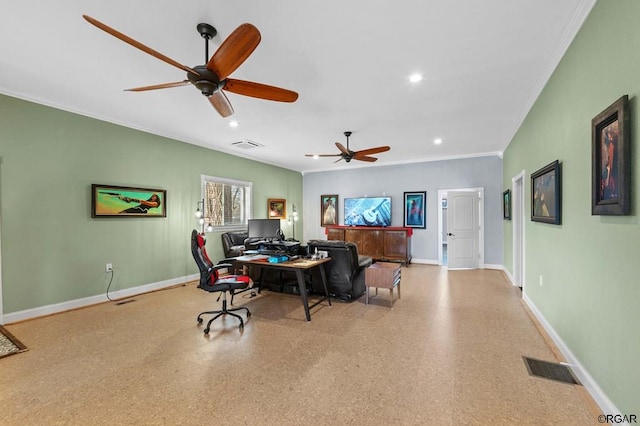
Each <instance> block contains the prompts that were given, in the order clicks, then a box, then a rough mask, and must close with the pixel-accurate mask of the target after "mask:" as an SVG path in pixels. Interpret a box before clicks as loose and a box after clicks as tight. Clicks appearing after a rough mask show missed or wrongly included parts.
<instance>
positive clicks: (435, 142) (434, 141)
mask: <svg viewBox="0 0 640 426" xmlns="http://www.w3.org/2000/svg"><path fill="white" fill-rule="evenodd" d="M433 143H434V144H436V145H440V144H441V143H442V139H440V138H437V139H434V140H433Z"/></svg>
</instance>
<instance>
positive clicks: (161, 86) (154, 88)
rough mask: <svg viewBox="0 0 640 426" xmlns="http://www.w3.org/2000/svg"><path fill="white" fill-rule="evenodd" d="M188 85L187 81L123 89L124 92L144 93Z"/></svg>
mask: <svg viewBox="0 0 640 426" xmlns="http://www.w3.org/2000/svg"><path fill="white" fill-rule="evenodd" d="M187 84H190V82H189V80H183V81H176V82H175V83H164V84H155V85H153V86H143V87H134V88H132V89H124V91H125V92H144V91H146V90H156V89H168V88H170V87H180V86H186V85H187Z"/></svg>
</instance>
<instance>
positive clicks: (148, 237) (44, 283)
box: [0, 95, 302, 314]
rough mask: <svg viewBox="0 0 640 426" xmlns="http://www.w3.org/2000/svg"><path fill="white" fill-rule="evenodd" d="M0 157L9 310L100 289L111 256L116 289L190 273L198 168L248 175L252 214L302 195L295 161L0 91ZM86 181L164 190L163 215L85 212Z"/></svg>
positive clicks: (216, 241)
mask: <svg viewBox="0 0 640 426" xmlns="http://www.w3.org/2000/svg"><path fill="white" fill-rule="evenodd" d="M0 160H1V164H0V203H1V204H0V218H1V220H2V222H1V224H2V284H3V302H4V313H5V314H9V313H12V312H17V311H21V310H24V309H29V308H35V307H40V306H46V305H49V304H55V303H60V302H64V301H70V300H75V299H79V298H83V297H88V296H94V295H99V294H104V292H105V290H106V288H107V284H108V277H109V276H108V274H106V273H105V269H104V268H105V263H107V262H109V263H113V266H114V272H115V274H114V282H113V284H112V287H111V291H116V290H121V289H125V288H131V287H136V286H140V285H144V284H149V283H155V282H160V281H164V280H169V279H173V278H178V277H183V276H186V275H189V274H194V273H197V268H196V266H195V263H194V261H193V258H192V257H191V252H190V248H189V243H190V236H191V230H192V229H194V227H196V226H197V223H196V218H195V215H194V212H195V209H196V204H197V201H198V200H200V175H201V174H205V175H211V176H220V177H226V178H231V179H239V180H244V181H252V182H253V183H254V186H253V191H254V194H253V205H254V208H253V215H254V217H258V218H264V217H266V205H267V198H269V197H275V198H285V199H288V200H302V175H301V174H300V173H298V172H294V171H291V170H286V169H282V168H278V167H274V166H270V165H266V164H264V163H260V162H255V161H251V160H247V159H243V158H240V157H235V156H233V155H227V154H224V153H220V152H216V151H212V150H208V149H205V148H202V147H197V146H194V145H189V144H186V143H182V142H178V141H175V140H171V139H167V138H163V137H159V136H155V135H151V134H147V133H144V132H139V131H136V130H132V129H129V128H125V127H121V126H117V125H113V124H110V123H106V122H102V121H99V120H95V119H91V118H87V117H83V116H79V115H76V114H71V113H68V112H64V111H60V110H57V109H54V108H49V107H45V106H41V105H37V104H33V103H30V102H26V101H22V100H18V99H15V98H11V97H7V96H2V95H0ZM92 183H101V184H113V185H122V186H138V187H144V188H161V189H166V190H167V217H166V218H113V219H111V218H100V219H92V218H91V212H90V206H91V198H90V188H91V184H92ZM298 204H299V205H301V204H302V203H298ZM300 213H301V215H300V217H301V218H302V212H300ZM284 225H285V227H284V230H285V233H288V232H287V229H286V226H288V225H286V224H284ZM298 226H299V229H300V230H301V229H302V224H301V223H300V224H299V225H298ZM207 238H208V241H207V248H208V251H209V254H210V255H211V257H212V259H220V258H222V257H223V255H222V246H221V242H220V234H219V233H212V234H209V236H208V237H207Z"/></svg>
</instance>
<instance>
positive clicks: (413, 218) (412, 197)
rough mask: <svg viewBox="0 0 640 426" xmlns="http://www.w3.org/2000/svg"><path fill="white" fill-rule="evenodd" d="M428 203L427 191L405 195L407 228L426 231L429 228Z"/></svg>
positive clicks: (405, 224) (405, 223)
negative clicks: (427, 219) (427, 217)
mask: <svg viewBox="0 0 640 426" xmlns="http://www.w3.org/2000/svg"><path fill="white" fill-rule="evenodd" d="M426 203H427V193H426V191H421V192H405V193H404V226H405V227H406V228H421V229H425V228H426V227H427V223H426V220H425V219H426V207H427V206H426Z"/></svg>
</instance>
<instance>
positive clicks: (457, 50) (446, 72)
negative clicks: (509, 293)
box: [0, 0, 595, 172]
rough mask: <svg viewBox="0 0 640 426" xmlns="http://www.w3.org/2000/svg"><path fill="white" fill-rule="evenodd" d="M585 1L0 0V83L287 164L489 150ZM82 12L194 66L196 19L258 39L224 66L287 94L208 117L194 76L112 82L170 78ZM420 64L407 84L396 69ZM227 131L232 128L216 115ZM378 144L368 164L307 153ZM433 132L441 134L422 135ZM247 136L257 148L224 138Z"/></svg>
mask: <svg viewBox="0 0 640 426" xmlns="http://www.w3.org/2000/svg"><path fill="white" fill-rule="evenodd" d="M594 3H595V0H562V1H557V0H483V1H478V0H404V1H395V2H390V1H379V0H357V1H356V0H352V1H348V0H340V1H338V0H324V1H321V2H311V1H301V0H272V1H267V0H235V1H229V0H228V1H222V0H206V1H204V0H192V1H186V2H185V1H176V0H153V1H151V0H137V1H131V0H126V1H124V0H111V1H107V0H103V1H92V2H87V1H82V0H59V1H50V0H22V1H16V0H0V47H1V48H0V93H4V94H7V95H11V96H15V97H19V98H23V99H27V100H31V101H34V102H38V103H42V104H45V105H50V106H54V107H57V108H61V109H64V110H68V111H72V112H76V113H79V114H83V115H87V116H90V117H96V118H99V119H102V120H106V121H109V122H113V123H117V124H121V125H124V126H128V127H132V128H135V129H140V130H144V131H147V132H150V133H154V134H158V135H163V136H167V137H171V138H175V139H178V140H180V141H184V142H187V143H192V144H195V145H200V146H204V147H208V148H211V149H215V150H219V151H223V152H230V153H233V154H235V155H240V156H243V157H248V158H253V159H257V160H260V161H264V162H267V163H270V164H275V165H279V166H282V167H285V168H288V169H293V170H298V171H301V172H310V171H316V170H332V169H336V170H337V169H340V168H345V167H348V168H353V167H371V166H372V165H374V166H378V165H389V164H399V163H406V162H415V161H425V160H434V159H443V158H456V157H465V156H474V155H495V154H501V153H502V151H503V150H504V149H505V148H506V146H507V144H508V143H509V141H510V139H511V137H512V136H513V135H514V133H515V132H516V130H517V128H518V126H519V125H520V123H521V122H522V120H523V119H524V117H525V116H526V114H527V112H528V110H529V108H530V107H531V105H532V104H533V102H534V101H535V99H536V97H537V96H538V94H539V93H540V91H541V90H542V88H543V86H544V84H545V82H546V81H547V79H548V77H549V75H550V74H551V72H552V71H553V69H554V68H555V66H556V65H557V63H558V61H559V60H560V58H561V57H562V55H563V53H564V52H565V50H566V48H567V47H568V45H569V43H570V42H571V40H572V39H573V37H574V35H575V33H576V32H577V30H578V29H579V27H580V25H581V24H582V22H583V21H584V19H585V18H586V16H587V15H588V13H589V11H590V10H591V8H592V6H593V4H594ZM83 14H87V15H89V16H92V17H94V18H96V19H98V20H100V21H102V22H104V23H105V24H107V25H109V26H111V27H113V28H115V29H117V30H119V31H121V32H123V33H125V34H126V35H128V36H130V37H131V38H133V39H135V40H137V41H139V42H141V43H143V44H146V45H147V46H149V47H151V48H153V49H155V50H157V51H159V52H161V53H163V54H164V55H166V56H168V57H170V58H172V59H174V60H176V61H177V62H179V63H182V64H185V65H187V66H190V67H193V66H196V65H202V64H204V62H205V57H204V56H205V53H204V40H203V39H202V38H200V36H199V34H198V33H197V31H196V25H197V24H198V23H200V22H206V23H209V24H211V25H213V26H214V27H216V29H217V30H218V36H216V37H215V38H214V39H213V40H212V42H211V44H210V54H212V53H213V52H214V51H215V49H216V48H217V47H218V46H219V45H220V43H221V42H222V40H224V38H226V37H227V36H228V35H229V34H230V33H231V32H232V31H233V30H234V29H235V28H236V27H237V26H238V25H240V24H242V23H244V22H250V23H252V24H254V25H255V26H256V27H257V28H258V29H259V30H260V32H261V34H262V42H261V43H260V45H259V46H258V48H257V49H256V50H255V51H254V52H253V54H252V55H251V56H250V57H249V58H248V59H247V60H246V62H244V64H242V65H241V66H240V68H238V70H237V71H236V72H234V73H233V74H232V75H231V77H233V78H238V79H243V80H251V81H257V82H260V83H265V84H270V85H274V86H279V87H284V88H287V89H291V90H294V91H297V92H298V93H299V94H300V97H299V99H298V101H297V102H295V103H279V102H271V101H265V100H261V99H255V98H249V97H245V96H240V95H236V94H233V93H228V92H227V97H228V98H229V100H230V101H231V104H232V105H233V107H234V109H235V114H234V115H232V116H231V117H229V118H226V119H225V118H222V117H220V116H219V115H218V113H217V112H216V111H215V110H214V109H213V108H212V107H211V105H210V104H209V102H207V100H206V98H204V97H203V96H202V95H201V94H200V93H199V92H198V90H197V89H196V88H195V87H193V86H190V85H189V86H185V87H178V88H171V89H165V90H156V91H151V92H141V93H133V92H124V91H123V89H126V88H131V87H137V86H147V85H152V84H159V83H166V82H174V81H180V80H183V79H185V77H186V76H185V73H184V72H183V71H181V70H179V69H177V68H174V67H172V66H170V65H168V64H166V63H164V62H161V61H159V60H158V59H156V58H154V57H152V56H150V55H148V54H146V53H143V52H142V51H140V50H137V49H135V48H133V47H131V46H130V45H128V44H126V43H124V42H122V41H120V40H118V39H116V38H114V37H113V36H111V35H109V34H107V33H105V32H103V31H101V30H99V29H98V28H96V27H94V26H92V25H90V24H89V23H88V22H86V21H85V20H84V19H82V15H83ZM415 72H419V73H421V74H422V75H423V76H424V79H423V80H422V81H421V82H420V83H418V84H412V83H409V81H408V76H409V75H410V74H412V73H415ZM232 119H233V120H237V121H238V122H239V123H240V126H239V127H237V128H235V129H234V128H231V127H230V126H229V121H231V120H232ZM346 130H350V131H353V135H352V136H351V138H350V148H351V149H353V150H360V149H365V148H370V147H375V146H380V145H389V146H391V151H389V152H386V153H382V154H378V155H377V156H378V158H379V160H378V161H377V162H376V163H365V162H359V161H352V162H351V163H349V164H347V163H345V162H344V161H341V162H339V163H335V164H334V163H333V161H334V160H335V159H333V158H325V159H319V160H314V159H311V158H307V157H305V156H304V154H308V153H323V154H333V153H337V152H338V151H337V148H336V147H335V142H341V143H343V144H345V137H344V136H343V132H344V131H346ZM435 138H442V139H443V141H444V142H443V143H442V144H441V145H434V144H433V140H434V139H435ZM242 139H249V140H251V141H254V142H257V143H259V144H262V145H264V147H261V148H255V149H252V150H246V149H240V148H236V147H232V146H231V143H232V142H237V141H239V140H242Z"/></svg>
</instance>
